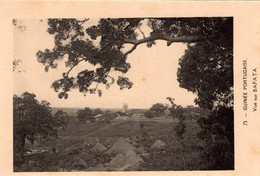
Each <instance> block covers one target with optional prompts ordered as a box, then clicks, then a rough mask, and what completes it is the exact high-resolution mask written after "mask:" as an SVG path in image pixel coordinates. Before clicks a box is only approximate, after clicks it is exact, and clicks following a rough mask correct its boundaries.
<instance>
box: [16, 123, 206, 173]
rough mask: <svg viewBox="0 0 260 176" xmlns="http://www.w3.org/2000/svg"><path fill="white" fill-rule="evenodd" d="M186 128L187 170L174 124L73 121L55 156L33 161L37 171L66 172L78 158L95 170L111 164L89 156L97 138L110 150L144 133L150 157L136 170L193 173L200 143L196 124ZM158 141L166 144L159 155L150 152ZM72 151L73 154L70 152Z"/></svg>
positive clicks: (25, 169) (26, 169)
mask: <svg viewBox="0 0 260 176" xmlns="http://www.w3.org/2000/svg"><path fill="white" fill-rule="evenodd" d="M141 123H143V124H144V127H143V129H142V130H141V129H140V124H141ZM186 124H187V127H186V132H185V135H184V144H185V149H184V150H185V151H184V153H185V159H186V168H183V164H182V155H181V151H180V144H179V143H178V141H177V140H176V138H175V135H174V132H173V123H172V122H169V121H167V122H165V121H163V120H162V121H148V120H146V121H142V122H141V121H124V120H121V121H119V120H117V121H115V122H114V125H108V124H105V123H100V122H93V123H80V122H77V121H73V122H71V123H70V124H69V126H68V129H66V130H65V131H63V130H59V131H58V136H59V137H58V139H57V140H56V146H57V149H58V153H56V154H47V155H45V156H42V155H39V156H35V158H34V160H37V161H39V162H38V165H39V166H41V167H38V168H39V169H38V171H57V170H58V168H59V167H61V166H62V167H65V168H67V169H68V167H71V166H72V164H73V163H72V162H73V161H74V160H75V158H77V157H81V158H82V159H83V160H85V161H86V162H87V164H88V166H87V167H95V164H97V163H102V164H105V163H107V162H109V160H110V158H107V156H97V155H94V154H93V152H92V153H91V152H89V151H90V150H89V149H90V148H91V147H93V145H94V144H95V139H96V137H98V138H99V142H100V143H102V144H103V145H105V146H107V147H109V146H112V145H113V144H114V142H115V141H116V140H117V139H118V138H120V137H124V138H129V139H131V138H133V137H139V136H140V135H141V133H142V132H143V131H145V132H146V133H147V134H148V136H149V137H148V138H147V139H146V140H144V141H141V142H140V143H141V144H142V145H143V146H145V149H146V151H147V152H148V153H149V154H150V157H148V158H147V159H144V161H145V162H144V163H143V164H142V165H141V166H140V167H139V168H138V169H137V170H196V168H197V163H196V161H199V152H198V151H197V150H196V148H197V147H199V146H200V145H201V142H202V141H200V140H199V139H198V138H197V136H196V135H197V133H198V131H199V130H200V129H199V126H198V125H197V123H196V122H191V121H187V123H186ZM159 139H160V140H162V141H163V142H165V143H166V147H165V148H164V149H163V150H159V151H158V150H152V149H150V146H151V145H152V144H153V143H154V142H155V141H156V140H159ZM86 144H88V145H86ZM68 149H69V150H68ZM72 149H73V152H74V153H73V152H72V151H71V150H72ZM74 150H75V151H74ZM37 157H38V159H37ZM29 159H30V160H32V158H27V160H29ZM49 160H52V161H51V162H50V161H49ZM66 162H67V163H66ZM48 165H50V167H48ZM32 167H33V166H32ZM23 168H24V169H20V170H23V171H35V168H37V167H36V166H34V167H33V169H31V170H30V167H28V165H25V166H24V167H23ZM69 169H72V168H69ZM74 169H75V168H74ZM76 169H80V168H76ZM81 169H82V168H81ZM36 171H37V170H36Z"/></svg>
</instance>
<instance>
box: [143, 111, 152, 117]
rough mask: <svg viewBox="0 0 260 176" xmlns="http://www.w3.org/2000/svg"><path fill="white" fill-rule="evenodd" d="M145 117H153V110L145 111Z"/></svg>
mask: <svg viewBox="0 0 260 176" xmlns="http://www.w3.org/2000/svg"><path fill="white" fill-rule="evenodd" d="M144 115H145V117H147V118H153V112H152V111H151V110H148V111H146V112H145V113H144Z"/></svg>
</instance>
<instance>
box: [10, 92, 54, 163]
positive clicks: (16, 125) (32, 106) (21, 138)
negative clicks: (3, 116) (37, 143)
mask: <svg viewBox="0 0 260 176" xmlns="http://www.w3.org/2000/svg"><path fill="white" fill-rule="evenodd" d="M13 119H14V121H13V132H14V152H15V153H17V154H20V156H21V158H23V150H24V144H25V138H27V139H28V140H30V141H31V142H33V141H34V137H35V135H40V136H43V137H48V136H56V135H57V131H56V125H55V124H56V121H55V119H54V118H53V116H52V114H51V108H50V103H49V102H47V101H42V102H39V101H38V100H37V99H36V96H35V95H34V94H32V93H28V92H25V93H23V94H22V96H20V97H19V96H17V95H14V96H13Z"/></svg>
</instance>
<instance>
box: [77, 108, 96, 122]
mask: <svg viewBox="0 0 260 176" xmlns="http://www.w3.org/2000/svg"><path fill="white" fill-rule="evenodd" d="M77 114H78V119H79V121H80V122H86V121H87V120H90V121H94V120H95V119H94V114H93V111H92V110H91V109H90V108H88V107H86V108H85V109H84V110H78V112H77Z"/></svg>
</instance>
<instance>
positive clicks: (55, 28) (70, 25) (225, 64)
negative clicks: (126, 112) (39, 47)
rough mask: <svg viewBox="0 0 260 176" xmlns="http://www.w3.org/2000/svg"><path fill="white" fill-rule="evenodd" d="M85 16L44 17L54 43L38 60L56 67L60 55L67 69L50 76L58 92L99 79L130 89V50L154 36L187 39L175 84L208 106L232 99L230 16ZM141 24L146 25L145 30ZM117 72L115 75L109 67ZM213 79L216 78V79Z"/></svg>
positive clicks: (87, 87) (91, 86) (88, 88)
mask: <svg viewBox="0 0 260 176" xmlns="http://www.w3.org/2000/svg"><path fill="white" fill-rule="evenodd" d="M88 21H89V19H49V20H48V24H49V28H48V30H47V31H48V33H49V34H51V35H54V38H55V46H54V48H53V49H46V50H44V51H39V52H38V53H37V57H38V61H39V62H40V63H42V64H44V65H45V71H48V70H49V68H57V66H58V61H59V60H64V62H65V65H66V67H68V70H67V71H66V72H64V73H63V75H62V78H61V79H59V80H56V81H54V82H53V84H52V87H53V89H54V90H55V91H56V92H59V94H58V96H59V98H68V92H69V91H70V90H71V89H78V90H79V91H80V92H82V93H84V94H86V93H98V95H100V96H101V94H102V90H101V89H99V87H98V86H99V84H104V85H105V86H106V87H107V88H109V87H110V85H111V84H113V83H114V82H116V83H117V84H118V85H119V87H120V89H125V88H127V89H130V88H131V87H132V86H133V83H132V82H131V81H130V80H129V78H127V77H125V76H124V74H125V73H127V72H128V70H129V68H130V67H131V65H130V63H128V62H127V57H128V55H129V54H131V53H132V52H134V50H135V49H136V48H137V47H138V46H139V45H141V44H146V45H147V47H152V46H153V45H155V44H156V41H157V40H164V41H166V44H167V46H169V45H171V44H172V43H174V42H183V43H186V44H187V50H186V51H185V55H184V56H183V57H182V58H181V59H180V61H179V69H178V81H179V83H180V86H181V87H183V88H186V89H187V90H189V91H192V92H193V93H196V94H197V95H198V98H197V99H196V103H197V104H199V105H200V106H201V107H205V108H209V109H211V108H212V107H213V105H215V104H225V105H227V106H228V105H232V103H233V102H232V101H233V98H232V91H233V89H232V86H233V18H228V17H226V18H215V17H214V18H146V19H144V18H103V19H99V20H98V23H97V24H95V25H91V26H88V25H86V24H87V23H88ZM143 26H148V27H149V28H150V29H151V32H150V33H149V36H146V35H147V34H145V33H144V32H143V31H142V27H143ZM80 62H87V63H89V64H91V65H94V66H95V67H96V68H95V69H93V70H88V69H85V70H82V71H81V72H79V73H78V74H77V76H74V77H73V76H71V75H70V72H71V71H72V70H73V69H74V68H75V67H76V66H77V65H78V64H79V63H80ZM112 71H118V72H121V73H122V76H118V77H117V78H114V77H112V76H111V75H110V72H112ZM215 80H218V81H215Z"/></svg>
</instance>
